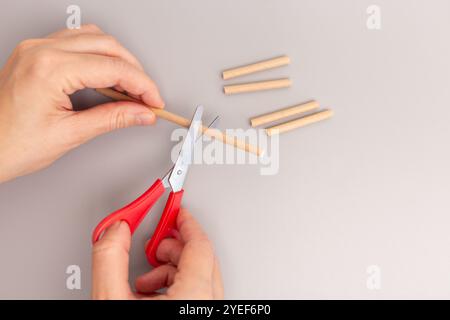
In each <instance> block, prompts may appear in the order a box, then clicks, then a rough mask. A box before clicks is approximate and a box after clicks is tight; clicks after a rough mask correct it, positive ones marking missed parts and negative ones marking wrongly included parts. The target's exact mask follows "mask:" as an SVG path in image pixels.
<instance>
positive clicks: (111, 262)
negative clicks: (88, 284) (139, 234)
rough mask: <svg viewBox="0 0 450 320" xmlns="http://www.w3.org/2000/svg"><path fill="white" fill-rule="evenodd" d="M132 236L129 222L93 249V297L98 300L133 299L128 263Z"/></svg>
mask: <svg viewBox="0 0 450 320" xmlns="http://www.w3.org/2000/svg"><path fill="white" fill-rule="evenodd" d="M130 245H131V233H130V228H129V227H128V224H127V223H126V222H125V221H120V222H116V223H115V224H113V225H112V226H111V227H109V228H108V229H106V231H105V233H104V234H103V237H102V238H101V239H100V240H99V241H97V242H96V243H95V244H94V247H93V249H92V297H93V298H94V299H130V298H131V297H132V295H133V294H132V291H131V288H130V284H129V283H128V262H129V250H130Z"/></svg>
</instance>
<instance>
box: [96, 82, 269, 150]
mask: <svg viewBox="0 0 450 320" xmlns="http://www.w3.org/2000/svg"><path fill="white" fill-rule="evenodd" d="M95 90H96V91H97V92H98V93H100V94H102V95H104V96H106V97H109V98H112V99H114V100H125V101H132V102H136V103H139V104H144V103H143V102H142V101H140V100H138V99H134V98H132V97H130V96H127V95H126V94H123V93H120V92H118V91H116V90H113V89H109V88H104V89H95ZM148 107H149V108H150V109H151V110H152V111H153V112H154V113H155V115H156V116H157V117H159V118H162V119H165V120H167V121H170V122H173V123H175V124H177V125H179V126H181V127H185V128H189V126H190V125H191V120H189V119H186V118H184V117H181V116H179V115H177V114H174V113H172V112H169V111H167V110H164V109H161V108H154V107H150V106H148ZM202 132H203V133H204V134H205V135H207V136H209V137H212V138H215V139H218V140H220V141H221V142H223V143H226V144H229V145H232V146H234V147H235V148H238V149H241V150H244V151H246V152H250V153H253V154H256V155H257V156H261V155H262V154H263V150H262V149H260V148H259V147H257V146H254V145H251V144H248V143H245V142H244V141H241V140H238V139H237V138H235V137H230V136H228V135H226V134H225V133H223V132H221V131H220V130H216V129H211V128H208V127H205V126H202Z"/></svg>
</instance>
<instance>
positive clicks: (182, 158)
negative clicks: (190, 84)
mask: <svg viewBox="0 0 450 320" xmlns="http://www.w3.org/2000/svg"><path fill="white" fill-rule="evenodd" d="M202 115H203V106H198V107H197V108H196V109H195V113H194V116H193V117H192V121H191V125H190V126H189V129H188V132H187V135H186V138H185V139H184V141H183V145H182V147H181V151H180V154H179V156H178V158H177V161H176V162H175V165H174V166H173V169H172V172H171V173H170V177H169V183H170V186H171V187H172V191H173V192H178V191H180V190H181V189H182V188H183V183H184V179H185V178H186V174H187V171H188V169H189V165H190V164H191V163H192V160H193V156H194V147H195V141H196V140H197V138H198V137H199V135H200V134H201V133H200V130H199V129H200V127H201V124H202Z"/></svg>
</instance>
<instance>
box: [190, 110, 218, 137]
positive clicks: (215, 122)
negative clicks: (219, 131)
mask: <svg viewBox="0 0 450 320" xmlns="http://www.w3.org/2000/svg"><path fill="white" fill-rule="evenodd" d="M218 122H219V116H216V117H215V118H214V119H213V121H211V123H210V124H209V125H208V127H206V129H211V128H213V129H214V128H216V127H217V123H218ZM206 131H208V130H205V132H206ZM205 132H202V134H201V135H199V136H198V138H197V140H195V141H198V140H200V138H201V137H203V135H204V134H205Z"/></svg>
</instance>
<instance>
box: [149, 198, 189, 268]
mask: <svg viewBox="0 0 450 320" xmlns="http://www.w3.org/2000/svg"><path fill="white" fill-rule="evenodd" d="M183 192H184V190H181V191H178V192H171V193H170V194H169V198H168V199H167V203H166V207H165V208H164V211H163V214H162V215H161V219H160V220H159V223H158V226H157V227H156V229H155V232H154V233H153V236H152V237H151V239H150V241H149V243H148V245H147V247H146V248H145V254H146V256H147V260H148V262H149V263H150V264H151V265H152V266H154V267H157V266H159V265H160V264H161V263H160V262H159V261H158V259H157V258H156V250H157V249H158V247H159V244H160V243H161V241H162V240H164V239H165V238H169V237H170V236H171V235H172V231H173V230H175V229H176V226H177V217H178V213H179V212H180V206H181V199H182V198H183Z"/></svg>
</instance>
